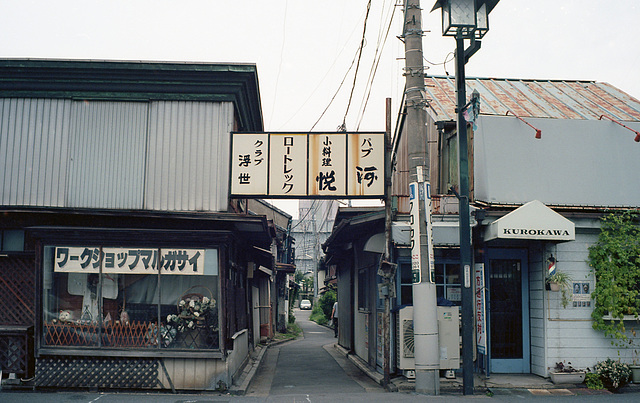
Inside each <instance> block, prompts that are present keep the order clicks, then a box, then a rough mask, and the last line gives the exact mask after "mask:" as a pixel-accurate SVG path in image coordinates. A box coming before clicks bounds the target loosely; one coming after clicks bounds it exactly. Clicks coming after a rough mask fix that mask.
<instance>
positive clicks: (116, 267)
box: [53, 247, 205, 275]
mask: <svg viewBox="0 0 640 403" xmlns="http://www.w3.org/2000/svg"><path fill="white" fill-rule="evenodd" d="M204 255H205V251H204V249H202V250H200V249H154V248H142V249H135V248H100V247H57V248H56V250H55V263H54V270H53V271H54V272H65V273H99V272H100V268H101V267H102V272H103V273H112V274H156V273H157V272H158V270H159V269H161V270H162V274H183V275H203V274H204Z"/></svg>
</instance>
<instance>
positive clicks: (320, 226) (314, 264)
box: [291, 199, 338, 297]
mask: <svg viewBox="0 0 640 403" xmlns="http://www.w3.org/2000/svg"><path fill="white" fill-rule="evenodd" d="M337 208H338V202H337V201H335V200H309V199H303V200H300V202H299V213H298V219H297V220H293V225H292V229H291V234H292V237H293V238H295V245H296V246H295V265H296V270H298V271H301V272H302V273H304V274H306V273H312V275H313V277H314V285H315V289H314V296H316V297H317V296H318V293H319V292H321V291H322V289H323V287H324V286H325V277H326V275H325V270H324V266H323V265H322V262H323V259H324V252H323V251H322V244H323V243H324V242H325V241H326V240H327V238H328V237H329V235H330V234H331V229H332V227H333V220H334V218H335V215H336V212H337Z"/></svg>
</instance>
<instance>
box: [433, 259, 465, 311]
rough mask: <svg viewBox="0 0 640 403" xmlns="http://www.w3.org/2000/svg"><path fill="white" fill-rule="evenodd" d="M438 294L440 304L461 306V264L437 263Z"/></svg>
mask: <svg viewBox="0 0 640 403" xmlns="http://www.w3.org/2000/svg"><path fill="white" fill-rule="evenodd" d="M435 266H436V292H437V296H438V304H439V305H443V304H446V305H448V304H449V303H451V304H453V305H456V306H460V304H461V301H462V290H461V288H460V264H458V263H455V264H454V263H436V265H435Z"/></svg>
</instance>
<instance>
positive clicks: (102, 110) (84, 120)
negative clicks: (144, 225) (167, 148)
mask: <svg viewBox="0 0 640 403" xmlns="http://www.w3.org/2000/svg"><path fill="white" fill-rule="evenodd" d="M148 105H149V104H148V103H146V102H106V101H97V102H96V101H79V102H73V108H72V114H71V115H72V121H71V133H73V134H72V141H71V158H70V159H69V183H68V191H67V197H68V199H67V203H66V206H67V207H81V208H82V207H84V208H116V209H139V208H140V207H141V206H142V194H143V186H144V163H145V147H146V134H147V116H148V112H147V111H148Z"/></svg>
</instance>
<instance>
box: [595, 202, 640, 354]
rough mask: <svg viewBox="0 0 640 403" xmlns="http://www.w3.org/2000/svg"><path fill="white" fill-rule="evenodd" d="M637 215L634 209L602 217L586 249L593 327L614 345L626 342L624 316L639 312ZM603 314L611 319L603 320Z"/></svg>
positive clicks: (639, 269)
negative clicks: (592, 281) (590, 274)
mask: <svg viewBox="0 0 640 403" xmlns="http://www.w3.org/2000/svg"><path fill="white" fill-rule="evenodd" d="M639 217H640V214H639V212H638V211H637V210H626V211H624V212H622V213H612V214H610V215H608V216H605V217H603V218H602V231H601V233H600V236H599V238H598V242H596V243H595V244H594V245H593V246H591V247H590V248H589V265H590V266H591V268H592V272H593V273H594V275H595V278H596V286H595V289H594V292H593V294H592V297H593V298H594V300H595V304H594V305H595V308H594V311H593V313H592V314H591V317H592V318H593V320H594V322H593V328H594V329H596V330H601V331H604V334H605V335H606V336H608V337H611V338H612V339H614V341H612V342H613V343H614V344H618V345H620V344H621V343H620V342H622V344H624V342H628V341H629V339H628V336H627V334H626V328H625V325H624V320H623V319H624V317H625V315H631V316H635V317H636V318H638V316H639V314H640V227H639V226H638V225H637V220H638V218H639ZM606 315H611V317H612V318H613V320H605V319H604V318H605V316H606Z"/></svg>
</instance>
